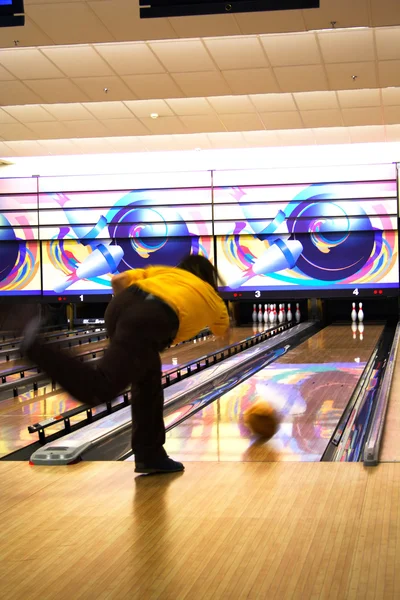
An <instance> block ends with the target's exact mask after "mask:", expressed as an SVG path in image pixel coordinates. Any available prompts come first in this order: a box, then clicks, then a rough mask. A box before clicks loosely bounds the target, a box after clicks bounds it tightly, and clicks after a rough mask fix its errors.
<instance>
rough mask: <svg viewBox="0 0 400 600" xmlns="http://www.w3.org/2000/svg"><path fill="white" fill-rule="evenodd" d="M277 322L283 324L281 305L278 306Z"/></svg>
mask: <svg viewBox="0 0 400 600" xmlns="http://www.w3.org/2000/svg"><path fill="white" fill-rule="evenodd" d="M278 322H279V323H283V311H282V304H280V305H279V313H278Z"/></svg>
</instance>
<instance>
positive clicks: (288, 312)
mask: <svg viewBox="0 0 400 600" xmlns="http://www.w3.org/2000/svg"><path fill="white" fill-rule="evenodd" d="M286 318H287V321H288V323H290V322H291V321H292V319H293V315H292V309H291V305H290V304H288V305H287V313H286Z"/></svg>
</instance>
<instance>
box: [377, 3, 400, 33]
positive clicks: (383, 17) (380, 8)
mask: <svg viewBox="0 0 400 600" xmlns="http://www.w3.org/2000/svg"><path fill="white" fill-rule="evenodd" d="M370 6H371V18H372V25H373V27H381V26H388V25H400V17H399V11H398V4H397V3H396V0H370ZM396 9H397V10H396Z"/></svg>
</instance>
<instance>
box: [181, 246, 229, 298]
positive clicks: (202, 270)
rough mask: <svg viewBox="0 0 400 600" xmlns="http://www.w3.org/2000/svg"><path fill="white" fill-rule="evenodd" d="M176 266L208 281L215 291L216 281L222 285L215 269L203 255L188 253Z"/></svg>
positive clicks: (216, 289) (216, 287) (216, 288)
mask: <svg viewBox="0 0 400 600" xmlns="http://www.w3.org/2000/svg"><path fill="white" fill-rule="evenodd" d="M178 268H179V269H183V270H184V271H189V273H193V275H196V276H197V277H199V278H200V279H202V280H203V281H205V282H206V283H209V284H210V285H211V287H213V288H214V290H215V291H218V283H220V284H222V285H223V281H222V279H221V278H220V276H219V274H218V271H217V269H216V268H215V267H214V265H213V264H212V263H211V262H210V261H209V260H208V258H205V256H200V255H199V254H190V255H189V256H187V257H186V258H184V259H183V260H182V261H181V262H180V263H179V265H178Z"/></svg>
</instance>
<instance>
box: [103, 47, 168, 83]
mask: <svg viewBox="0 0 400 600" xmlns="http://www.w3.org/2000/svg"><path fill="white" fill-rule="evenodd" d="M95 48H96V50H97V52H98V53H99V54H100V55H101V56H102V57H103V58H104V59H105V60H106V61H107V62H108V63H109V64H110V65H111V67H112V68H113V69H114V71H115V72H116V73H118V75H142V74H145V75H151V74H152V73H165V69H164V67H163V66H162V64H161V63H160V61H159V60H158V59H157V57H156V56H155V55H154V53H153V52H152V51H151V50H150V48H149V47H148V46H147V44H145V43H143V42H134V43H131V44H101V45H96V46H95Z"/></svg>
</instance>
